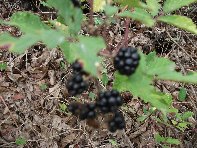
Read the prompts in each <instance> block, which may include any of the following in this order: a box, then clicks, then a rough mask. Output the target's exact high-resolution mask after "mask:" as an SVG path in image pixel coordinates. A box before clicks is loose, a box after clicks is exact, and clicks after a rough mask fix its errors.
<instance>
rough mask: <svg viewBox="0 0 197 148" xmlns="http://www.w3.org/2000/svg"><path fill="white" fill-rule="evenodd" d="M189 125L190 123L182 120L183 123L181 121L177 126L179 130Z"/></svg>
mask: <svg viewBox="0 0 197 148" xmlns="http://www.w3.org/2000/svg"><path fill="white" fill-rule="evenodd" d="M187 126H188V123H187V122H182V123H179V124H178V126H177V128H179V130H181V131H184V130H185V129H186V128H187Z"/></svg>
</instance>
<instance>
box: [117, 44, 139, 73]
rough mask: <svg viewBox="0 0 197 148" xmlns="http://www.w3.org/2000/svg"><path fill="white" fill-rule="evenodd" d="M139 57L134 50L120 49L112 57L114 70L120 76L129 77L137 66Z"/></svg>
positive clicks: (130, 48)
mask: <svg viewBox="0 0 197 148" xmlns="http://www.w3.org/2000/svg"><path fill="white" fill-rule="evenodd" d="M139 61H140V56H139V54H138V52H137V49H136V48H133V47H127V48H120V50H119V51H118V53H117V55H116V56H115V57H114V68H115V69H116V70H118V71H119V73H120V74H122V75H127V76H129V75H131V74H133V73H134V72H135V70H136V68H137V66H138V65H139Z"/></svg>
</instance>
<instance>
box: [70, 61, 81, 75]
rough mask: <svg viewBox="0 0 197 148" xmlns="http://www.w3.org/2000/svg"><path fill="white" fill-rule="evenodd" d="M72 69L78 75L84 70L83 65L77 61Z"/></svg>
mask: <svg viewBox="0 0 197 148" xmlns="http://www.w3.org/2000/svg"><path fill="white" fill-rule="evenodd" d="M72 69H73V71H74V72H76V73H80V72H82V70H83V67H82V64H81V63H79V62H78V61H77V60H76V61H75V62H74V63H73V64H72Z"/></svg>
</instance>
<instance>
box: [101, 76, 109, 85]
mask: <svg viewBox="0 0 197 148" xmlns="http://www.w3.org/2000/svg"><path fill="white" fill-rule="evenodd" d="M108 81H109V79H108V76H107V74H106V73H103V74H102V83H103V84H104V85H105V86H106V85H107V83H108Z"/></svg>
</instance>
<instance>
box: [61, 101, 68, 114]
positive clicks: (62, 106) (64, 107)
mask: <svg viewBox="0 0 197 148" xmlns="http://www.w3.org/2000/svg"><path fill="white" fill-rule="evenodd" d="M59 107H60V110H61V111H62V112H63V113H65V112H66V110H67V105H66V104H65V103H60V104H59Z"/></svg>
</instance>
